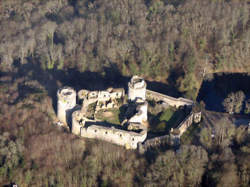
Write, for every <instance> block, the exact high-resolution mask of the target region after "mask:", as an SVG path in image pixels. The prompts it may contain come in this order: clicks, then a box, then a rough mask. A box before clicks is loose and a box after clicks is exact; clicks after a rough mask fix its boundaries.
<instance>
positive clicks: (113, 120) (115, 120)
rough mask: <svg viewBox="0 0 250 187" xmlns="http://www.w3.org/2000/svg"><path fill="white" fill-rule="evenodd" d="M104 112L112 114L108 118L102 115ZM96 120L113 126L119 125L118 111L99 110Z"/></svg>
mask: <svg viewBox="0 0 250 187" xmlns="http://www.w3.org/2000/svg"><path fill="white" fill-rule="evenodd" d="M105 112H112V116H110V117H105V116H104V115H103V114H104V113H105ZM96 118H97V119H99V120H102V121H105V122H107V123H111V124H115V125H120V124H121V122H120V110H119V109H108V110H100V111H98V113H97V114H96Z"/></svg>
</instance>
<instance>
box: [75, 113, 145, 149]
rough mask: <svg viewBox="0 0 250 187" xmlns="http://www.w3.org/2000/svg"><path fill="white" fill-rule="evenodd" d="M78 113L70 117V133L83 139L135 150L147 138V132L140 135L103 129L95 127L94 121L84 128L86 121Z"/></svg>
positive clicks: (113, 129) (108, 128)
mask: <svg viewBox="0 0 250 187" xmlns="http://www.w3.org/2000/svg"><path fill="white" fill-rule="evenodd" d="M86 120H88V119H86V118H84V117H83V116H82V114H81V112H80V111H75V112H74V113H73V116H72V133H74V134H77V135H80V136H81V137H85V138H95V139H100V140H105V141H108V142H111V143H114V144H118V145H121V146H125V147H126V148H128V149H136V148H137V144H138V143H139V142H143V141H144V140H145V139H146V137H147V131H146V130H142V131H141V132H140V133H136V132H133V131H125V130H121V129H116V128H113V127H111V128H110V127H105V126H100V125H95V123H97V122H95V121H91V122H92V124H91V125H89V126H86V125H85V124H86V123H89V122H90V121H86Z"/></svg>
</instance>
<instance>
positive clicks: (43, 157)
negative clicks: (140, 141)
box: [0, 0, 250, 187]
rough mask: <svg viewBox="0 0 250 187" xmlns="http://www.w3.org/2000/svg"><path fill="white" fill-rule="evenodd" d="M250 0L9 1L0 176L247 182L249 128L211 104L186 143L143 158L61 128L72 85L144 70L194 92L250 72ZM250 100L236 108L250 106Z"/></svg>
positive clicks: (0, 66) (4, 179)
mask: <svg viewBox="0 0 250 187" xmlns="http://www.w3.org/2000/svg"><path fill="white" fill-rule="evenodd" d="M249 8H250V7H249V1H247V0H124V1H117V0H49V1H44V0H36V1H34V0H2V1H1V3H0V26H1V27H0V106H1V107H0V185H1V186H3V185H8V184H10V183H12V182H13V183H17V184H18V185H19V186H51V187H52V186H205V187H206V186H249V185H250V162H249V157H250V136H249V133H248V131H247V126H244V125H239V126H235V125H234V124H233V123H232V121H230V120H229V119H228V118H227V117H222V116H221V114H218V113H216V114H212V113H211V112H208V111H206V110H205V109H204V108H203V109H202V110H203V111H202V112H203V119H202V122H201V123H200V124H199V125H197V126H192V128H190V129H189V130H188V131H187V133H186V134H184V135H183V137H182V144H181V146H180V147H178V148H176V147H175V148H168V147H166V148H164V149H158V150H151V151H148V152H146V153H145V154H144V155H139V154H138V153H137V152H136V151H130V150H125V149H124V148H122V147H119V146H116V145H113V144H109V143H105V142H99V141H96V140H93V141H92V140H86V139H80V138H78V137H77V136H74V135H72V134H71V133H68V132H67V131H64V130H63V129H60V128H58V127H56V126H55V125H53V122H54V121H55V111H56V90H57V88H58V87H60V86H62V85H64V84H66V83H69V85H74V86H75V88H76V89H78V88H79V87H80V88H82V87H83V88H85V89H90V90H94V89H97V88H99V89H100V88H102V87H103V86H105V84H106V83H107V82H108V83H109V86H110V84H112V85H116V84H117V83H118V82H120V80H123V79H122V78H124V79H126V78H127V77H128V76H130V75H132V74H140V75H143V76H144V77H145V78H146V79H147V80H149V81H150V82H152V83H154V84H155V85H157V86H159V85H162V84H164V85H169V87H170V88H172V89H171V90H172V91H173V92H175V93H178V94H182V95H183V96H186V97H188V98H194V99H195V98H196V96H197V94H198V90H199V88H200V85H201V81H202V79H203V77H204V75H205V74H207V73H214V72H222V71H224V72H250V63H249V59H250V27H249V25H250V19H249V14H250V11H249ZM79 77H81V79H79ZM102 81H103V82H102ZM224 82H227V80H226V81H224ZM220 85H223V84H220ZM224 87H225V85H224ZM248 87H249V86H248ZM237 91H239V90H237ZM237 91H233V93H234V94H235V93H236V92H237ZM244 93H246V92H244ZM228 94H230V93H227V95H228ZM227 95H226V96H225V97H224V98H226V97H227ZM228 97H230V98H231V95H228ZM232 98H235V96H232ZM248 99H249V98H248V97H246V98H245V100H244V101H242V102H241V103H243V106H244V107H242V108H240V107H239V105H238V103H235V105H234V108H233V110H234V112H236V113H237V111H239V110H240V109H241V111H242V112H243V111H247V112H246V113H247V114H248V115H249V111H250V109H249V108H250V107H249V100H248ZM237 102H238V101H237ZM226 103H228V102H227V100H225V106H227V104H226ZM202 106H203V105H202ZM170 115H171V112H170V111H169V112H167V113H166V114H164V115H163V116H162V119H163V120H165V119H166V118H169V116H170Z"/></svg>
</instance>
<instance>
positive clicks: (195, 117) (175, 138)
mask: <svg viewBox="0 0 250 187" xmlns="http://www.w3.org/2000/svg"><path fill="white" fill-rule="evenodd" d="M200 120H201V112H197V113H193V112H191V113H190V114H189V115H188V116H187V117H186V118H185V119H184V120H183V121H182V122H181V123H180V124H179V125H178V126H177V127H176V128H175V129H171V132H170V134H168V135H164V136H158V137H155V138H152V139H149V140H146V141H145V142H143V143H140V144H139V146H138V150H139V152H140V153H144V152H145V151H147V150H148V149H152V148H156V147H159V146H162V145H166V144H167V145H178V144H180V137H181V136H182V134H183V133H184V132H185V131H186V130H187V128H188V127H190V126H191V125H192V124H193V122H194V123H199V122H200Z"/></svg>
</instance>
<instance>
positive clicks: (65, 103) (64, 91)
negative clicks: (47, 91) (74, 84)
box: [57, 87, 76, 124]
mask: <svg viewBox="0 0 250 187" xmlns="http://www.w3.org/2000/svg"><path fill="white" fill-rule="evenodd" d="M75 106H76V91H75V90H74V89H73V88H71V87H63V88H60V89H59V90H58V91H57V118H58V119H59V120H60V121H61V122H63V123H65V124H67V122H68V121H69V119H70V115H71V113H72V109H73V108H74V107H75Z"/></svg>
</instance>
